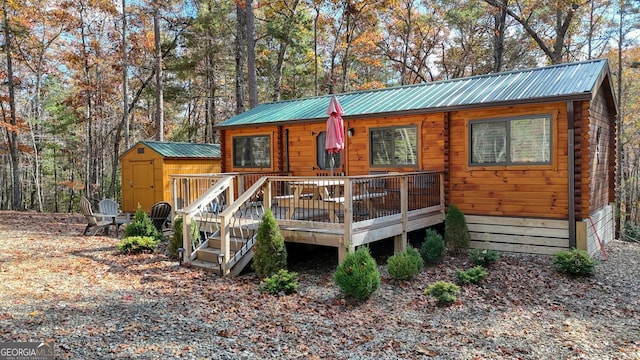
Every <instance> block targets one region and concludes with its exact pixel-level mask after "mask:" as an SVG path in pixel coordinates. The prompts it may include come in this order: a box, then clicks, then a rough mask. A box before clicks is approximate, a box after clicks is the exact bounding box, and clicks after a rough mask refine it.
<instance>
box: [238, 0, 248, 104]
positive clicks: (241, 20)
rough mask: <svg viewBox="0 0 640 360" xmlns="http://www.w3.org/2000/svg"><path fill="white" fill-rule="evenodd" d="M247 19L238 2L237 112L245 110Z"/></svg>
mask: <svg viewBox="0 0 640 360" xmlns="http://www.w3.org/2000/svg"><path fill="white" fill-rule="evenodd" d="M245 20H246V16H245V15H244V9H243V8H242V6H241V5H240V4H239V2H236V21H237V23H236V114H240V113H242V112H244V58H245V52H244V50H245V48H246V47H245V44H246V43H245V41H244V38H245V31H246V26H245Z"/></svg>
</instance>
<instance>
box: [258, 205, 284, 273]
mask: <svg viewBox="0 0 640 360" xmlns="http://www.w3.org/2000/svg"><path fill="white" fill-rule="evenodd" d="M286 266H287V248H286V247H285V245H284V237H283V236H282V234H281V233H280V228H279V227H278V224H277V223H276V219H275V218H274V217H273V213H272V212H271V210H267V211H265V213H264V215H262V221H261V222H260V225H259V226H258V235H257V237H256V253H255V255H254V256H253V269H254V270H255V272H256V273H257V274H258V275H260V276H271V275H273V274H275V273H276V272H278V270H280V269H284V268H286Z"/></svg>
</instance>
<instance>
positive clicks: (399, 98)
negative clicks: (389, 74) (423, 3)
mask: <svg viewBox="0 0 640 360" xmlns="http://www.w3.org/2000/svg"><path fill="white" fill-rule="evenodd" d="M608 74H609V65H608V63H607V60H606V59H600V60H591V61H584V62H577V63H567V64H560V65H554V66H547V67H541V68H534V69H526V70H516V71H510V72H502V73H495V74H488V75H481V76H472V77H467V78H459V79H452V80H444V81H436V82H430V83H423V84H417V85H409V86H398V87H391V88H385V89H378V90H369V91H358V92H350V93H344V94H335V96H336V97H337V98H338V101H339V102H340V105H341V106H342V109H343V110H344V114H343V118H345V119H348V118H349V117H354V118H355V117H364V116H371V115H376V114H379V115H383V114H393V113H426V112H437V111H453V110H459V109H468V108H474V107H487V106H496V105H507V104H518V103H532V102H542V101H552V100H586V99H591V96H592V93H593V92H595V91H596V90H597V87H598V86H600V84H601V83H602V81H603V80H604V79H605V76H607V75H608ZM608 81H610V79H608ZM609 85H610V84H609ZM331 96H333V95H326V96H320V97H313V98H306V99H299V100H290V101H279V102H273V103H267V104H262V105H259V106H257V107H255V108H253V109H251V110H248V111H246V112H244V113H242V114H239V115H236V116H234V117H232V118H230V119H228V120H226V121H224V122H222V123H220V124H219V125H218V127H226V126H242V125H254V124H265V123H274V122H288V121H302V120H306V121H309V120H319V119H326V118H327V114H326V111H327V107H328V105H329V99H330V98H331ZM614 106H615V105H614Z"/></svg>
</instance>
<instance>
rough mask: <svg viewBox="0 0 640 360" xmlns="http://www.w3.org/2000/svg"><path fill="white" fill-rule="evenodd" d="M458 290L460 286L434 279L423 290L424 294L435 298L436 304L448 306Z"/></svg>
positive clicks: (454, 298)
mask: <svg viewBox="0 0 640 360" xmlns="http://www.w3.org/2000/svg"><path fill="white" fill-rule="evenodd" d="M459 292H460V287H459V286H458V285H456V284H454V283H450V282H448V281H436V282H434V283H433V284H431V285H429V287H427V289H426V290H425V291H424V293H425V295H431V296H433V297H434V298H436V302H437V304H438V306H448V305H451V304H453V303H454V302H455V301H456V299H457V297H456V295H458V293H459Z"/></svg>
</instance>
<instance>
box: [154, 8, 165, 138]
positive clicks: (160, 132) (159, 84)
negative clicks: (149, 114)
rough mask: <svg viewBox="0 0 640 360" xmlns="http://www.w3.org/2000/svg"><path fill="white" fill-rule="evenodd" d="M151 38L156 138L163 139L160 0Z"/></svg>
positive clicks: (155, 9) (155, 10)
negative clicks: (154, 74) (154, 83)
mask: <svg viewBox="0 0 640 360" xmlns="http://www.w3.org/2000/svg"><path fill="white" fill-rule="evenodd" d="M153 38H154V42H155V47H156V49H155V50H156V52H155V56H156V130H157V133H156V140H158V141H164V102H163V100H162V97H163V87H164V84H163V82H162V47H161V41H160V0H156V1H155V2H154V12H153Z"/></svg>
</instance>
